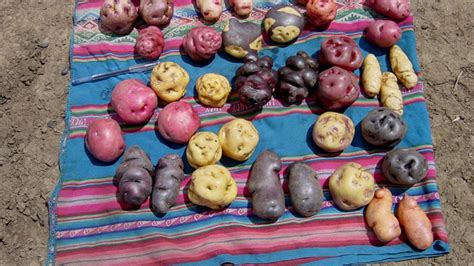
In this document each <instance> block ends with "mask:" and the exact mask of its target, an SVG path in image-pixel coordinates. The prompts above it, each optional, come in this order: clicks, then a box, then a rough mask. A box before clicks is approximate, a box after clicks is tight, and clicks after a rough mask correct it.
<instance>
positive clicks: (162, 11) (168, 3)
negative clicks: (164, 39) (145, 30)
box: [139, 0, 174, 26]
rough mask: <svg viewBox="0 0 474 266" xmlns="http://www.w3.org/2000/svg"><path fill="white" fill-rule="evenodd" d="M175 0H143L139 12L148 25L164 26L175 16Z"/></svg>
mask: <svg viewBox="0 0 474 266" xmlns="http://www.w3.org/2000/svg"><path fill="white" fill-rule="evenodd" d="M173 11H174V4H173V0H141V1H140V9H139V13H140V15H141V16H142V18H143V20H144V21H145V22H146V24H148V25H154V26H162V25H166V24H168V23H169V22H170V20H171V18H172V17H173Z"/></svg>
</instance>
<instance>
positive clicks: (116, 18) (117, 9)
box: [99, 0, 138, 35]
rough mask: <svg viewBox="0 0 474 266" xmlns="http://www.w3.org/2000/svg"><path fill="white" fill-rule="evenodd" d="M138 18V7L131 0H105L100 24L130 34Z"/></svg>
mask: <svg viewBox="0 0 474 266" xmlns="http://www.w3.org/2000/svg"><path fill="white" fill-rule="evenodd" d="M137 18H138V9H137V7H136V6H135V5H134V4H133V3H132V1H131V0H104V4H103V5H102V7H101V9H100V20H99V21H100V24H101V25H102V26H103V27H104V28H106V29H108V30H110V31H112V32H114V33H117V34H120V35H125V34H129V33H130V32H131V31H132V30H133V26H134V25H135V21H136V20H137Z"/></svg>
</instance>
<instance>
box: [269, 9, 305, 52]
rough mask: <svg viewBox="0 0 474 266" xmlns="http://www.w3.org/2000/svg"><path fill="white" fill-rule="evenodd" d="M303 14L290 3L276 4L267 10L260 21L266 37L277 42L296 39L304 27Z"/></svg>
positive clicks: (288, 41) (287, 41)
mask: <svg viewBox="0 0 474 266" xmlns="http://www.w3.org/2000/svg"><path fill="white" fill-rule="evenodd" d="M304 24H305V21H304V16H303V14H301V12H300V11H299V10H298V9H297V8H295V7H293V6H291V5H277V6H274V7H272V8H271V9H270V10H268V11H267V14H266V15H265V18H264V19H263V21H262V26H263V29H264V30H265V33H266V34H268V37H270V39H271V40H272V41H274V42H277V43H285V44H286V43H290V42H294V41H296V39H298V37H299V36H300V34H301V33H302V32H303V28H304Z"/></svg>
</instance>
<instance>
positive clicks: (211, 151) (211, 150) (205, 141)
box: [186, 131, 222, 168]
mask: <svg viewBox="0 0 474 266" xmlns="http://www.w3.org/2000/svg"><path fill="white" fill-rule="evenodd" d="M221 157H222V148H221V144H220V143H219V138H218V137H217V135H216V134H214V133H212V132H209V131H204V132H198V133H196V134H194V136H192V138H191V139H190V140H189V143H188V147H187V148H186V158H187V159H188V163H189V164H190V165H191V166H192V167H194V168H199V167H202V166H206V165H210V164H216V163H217V162H218V161H219V160H220V159H221Z"/></svg>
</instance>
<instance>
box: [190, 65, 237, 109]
mask: <svg viewBox="0 0 474 266" xmlns="http://www.w3.org/2000/svg"><path fill="white" fill-rule="evenodd" d="M231 90H232V88H231V86H230V83H229V81H228V80H227V78H226V77H224V76H222V75H219V74H214V73H208V74H205V75H203V76H201V77H200V78H199V79H198V80H197V82H196V91H197V93H198V99H199V101H200V102H201V103H203V104H205V105H208V106H213V107H222V106H224V104H225V103H226V101H227V97H228V96H229V93H230V91H231Z"/></svg>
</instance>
